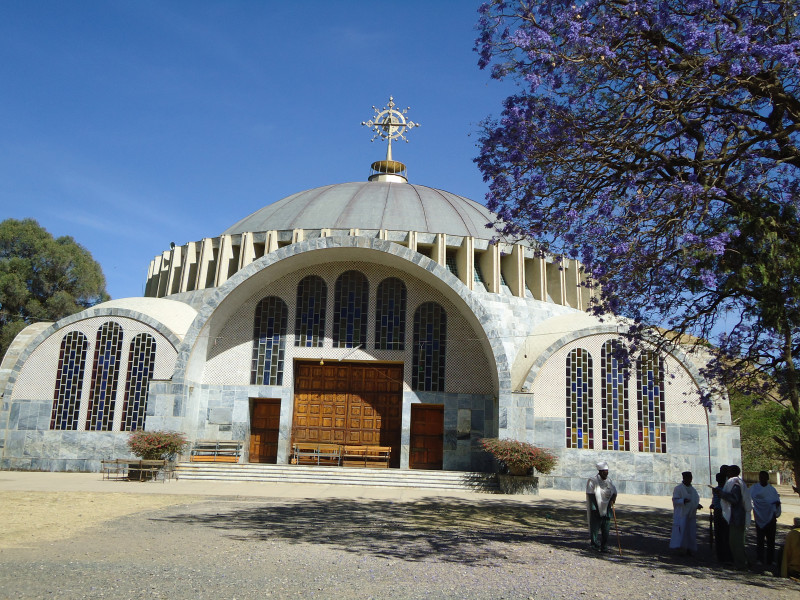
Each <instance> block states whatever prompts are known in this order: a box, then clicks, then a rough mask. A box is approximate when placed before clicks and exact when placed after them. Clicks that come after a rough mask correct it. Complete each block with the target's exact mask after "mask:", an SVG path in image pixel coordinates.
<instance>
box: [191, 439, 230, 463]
mask: <svg viewBox="0 0 800 600" xmlns="http://www.w3.org/2000/svg"><path fill="white" fill-rule="evenodd" d="M241 455H242V442H240V441H235V440H197V441H196V442H195V443H194V444H193V445H192V451H191V454H190V456H189V460H190V461H191V462H229V463H238V462H239V457H240V456H241Z"/></svg>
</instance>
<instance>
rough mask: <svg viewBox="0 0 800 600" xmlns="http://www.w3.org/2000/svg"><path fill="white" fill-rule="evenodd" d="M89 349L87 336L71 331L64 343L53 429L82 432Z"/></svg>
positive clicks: (51, 418)
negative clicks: (79, 424) (85, 373)
mask: <svg viewBox="0 0 800 600" xmlns="http://www.w3.org/2000/svg"><path fill="white" fill-rule="evenodd" d="M88 348H89V342H88V340H87V339H86V336H85V335H83V334H82V333H80V332H79V331H70V332H69V333H68V334H67V335H65V336H64V339H62V340H61V351H60V352H59V355H58V373H57V374H56V387H55V391H54V392H53V413H52V415H51V417H50V429H59V430H77V429H78V413H79V412H80V402H81V390H82V389H83V370H84V367H85V366H86V352H87V350H88Z"/></svg>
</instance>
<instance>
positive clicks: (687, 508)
mask: <svg viewBox="0 0 800 600" xmlns="http://www.w3.org/2000/svg"><path fill="white" fill-rule="evenodd" d="M681 475H682V476H683V481H682V482H681V483H679V484H678V485H676V486H675V489H674V490H673V491H672V506H673V513H672V536H671V537H670V540H669V547H670V549H671V550H677V551H679V552H680V553H681V554H689V555H690V556H691V554H692V553H693V552H697V510H698V509H700V508H703V507H702V505H701V504H700V495H699V494H698V493H697V490H696V489H694V488H693V487H692V472H691V471H684V472H683V473H681Z"/></svg>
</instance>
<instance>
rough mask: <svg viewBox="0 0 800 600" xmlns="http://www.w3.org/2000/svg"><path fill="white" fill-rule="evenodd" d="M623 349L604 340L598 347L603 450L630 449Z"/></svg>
mask: <svg viewBox="0 0 800 600" xmlns="http://www.w3.org/2000/svg"><path fill="white" fill-rule="evenodd" d="M624 353H625V349H624V347H623V346H622V344H621V343H620V342H619V341H618V340H608V341H606V343H605V344H603V347H602V348H601V350H600V378H601V380H602V384H601V385H600V396H601V397H600V401H601V405H602V412H603V450H630V449H631V448H630V439H629V438H630V423H629V420H628V368H627V366H626V360H625V358H626V356H625V354H624Z"/></svg>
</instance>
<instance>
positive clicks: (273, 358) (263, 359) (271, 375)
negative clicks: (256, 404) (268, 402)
mask: <svg viewBox="0 0 800 600" xmlns="http://www.w3.org/2000/svg"><path fill="white" fill-rule="evenodd" d="M288 315H289V310H288V309H287V307H286V303H285V302H284V301H283V300H281V299H280V298H276V297H275V296H268V297H266V298H264V299H262V300H261V301H260V302H259V303H258V304H257V305H256V315H255V319H254V325H253V364H252V368H251V370H250V383H251V384H252V385H283V359H284V355H285V354H286V349H285V347H284V346H285V344H286V329H287V327H288V318H289V317H288Z"/></svg>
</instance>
